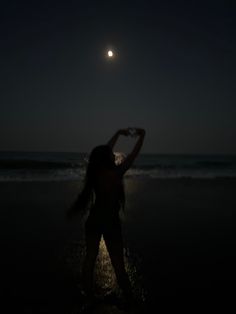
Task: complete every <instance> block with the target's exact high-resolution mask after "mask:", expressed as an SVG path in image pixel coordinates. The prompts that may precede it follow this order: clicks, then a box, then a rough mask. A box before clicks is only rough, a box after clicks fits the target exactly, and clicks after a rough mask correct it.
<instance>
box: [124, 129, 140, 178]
mask: <svg viewBox="0 0 236 314" xmlns="http://www.w3.org/2000/svg"><path fill="white" fill-rule="evenodd" d="M145 133H146V132H145V130H144V129H139V128H136V129H135V135H136V136H138V140H137V142H136V144H135V146H134V148H133V150H132V152H131V153H130V154H129V155H128V156H127V157H126V158H125V160H124V161H123V162H122V164H120V165H119V169H120V171H121V174H124V173H125V172H126V171H127V170H128V169H129V168H130V167H131V166H132V164H133V162H134V160H135V158H136V157H137V155H138V153H139V152H140V149H141V147H142V145H143V141H144V137H145Z"/></svg>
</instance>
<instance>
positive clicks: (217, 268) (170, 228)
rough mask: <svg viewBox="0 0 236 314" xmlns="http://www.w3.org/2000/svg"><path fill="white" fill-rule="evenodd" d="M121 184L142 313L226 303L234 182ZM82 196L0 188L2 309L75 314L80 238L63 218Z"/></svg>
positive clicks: (49, 189)
mask: <svg viewBox="0 0 236 314" xmlns="http://www.w3.org/2000/svg"><path fill="white" fill-rule="evenodd" d="M125 185H126V193H127V204H126V210H125V213H123V214H122V220H123V232H124V238H125V243H126V247H127V248H128V252H131V253H130V254H131V257H133V256H135V258H136V259H133V260H132V258H129V261H131V264H132V265H131V271H133V270H134V269H135V267H136V266H137V267H136V269H137V274H136V277H137V278H138V279H137V278H136V279H134V284H137V285H139V288H140V287H141V286H142V288H143V291H144V292H145V298H146V301H145V306H146V307H147V309H149V308H151V306H153V305H154V306H155V308H158V309H160V308H165V309H167V308H168V307H172V308H174V309H175V310H177V309H182V310H183V308H184V307H187V304H191V306H192V307H193V308H195V307H196V306H197V305H199V304H204V302H206V301H207V302H208V305H209V306H212V304H214V305H217V303H218V302H220V301H222V302H223V303H225V304H229V303H230V302H231V301H233V299H234V283H235V271H234V266H235V252H234V250H235V244H236V243H235V242H236V238H235V235H234V234H233V231H234V226H235V218H234V217H233V211H234V210H235V208H236V197H235V192H236V180H235V179H204V180H201V179H194V180H193V179H142V180H140V179H136V180H135V179H128V178H127V179H126V180H125ZM80 187H81V184H80V182H1V183H0V208H1V222H0V224H1V234H0V235H1V237H0V239H1V248H2V254H1V279H2V280H1V282H2V294H3V296H4V300H5V301H8V302H9V306H10V304H13V303H16V302H17V304H18V308H20V309H21V311H23V312H24V313H73V311H75V310H74V309H75V308H76V303H77V302H79V291H78V280H79V277H78V269H79V267H80V266H79V265H78V266H76V263H79V262H80V261H81V258H80V257H81V256H80V257H78V256H77V255H76V254H77V253H75V251H76V250H74V249H75V248H78V246H79V245H83V244H81V243H83V231H84V230H83V221H81V219H80V217H78V218H75V219H74V220H72V221H68V220H67V219H66V211H67V209H68V207H69V206H70V205H71V203H72V202H73V200H74V199H75V197H76V195H77V191H78V189H79V188H80ZM71 252H72V253H71ZM73 267H74V269H73ZM135 280H136V281H135ZM190 312H191V310H190Z"/></svg>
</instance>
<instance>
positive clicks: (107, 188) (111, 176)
mask: <svg viewBox="0 0 236 314" xmlns="http://www.w3.org/2000/svg"><path fill="white" fill-rule="evenodd" d="M94 192H95V203H94V206H93V208H92V209H91V211H92V212H94V213H97V214H99V215H101V216H104V217H106V218H108V219H109V218H112V217H113V218H114V217H116V216H119V210H120V207H121V194H122V192H123V185H122V176H121V175H120V174H119V172H118V171H116V169H114V170H113V169H111V170H110V169H102V170H100V171H99V172H98V173H97V175H96V180H95V186H94Z"/></svg>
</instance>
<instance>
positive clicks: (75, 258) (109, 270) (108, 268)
mask: <svg viewBox="0 0 236 314" xmlns="http://www.w3.org/2000/svg"><path fill="white" fill-rule="evenodd" d="M124 256H125V267H126V270H127V272H128V275H129V278H130V281H131V285H132V288H133V291H134V295H135V297H136V298H137V299H139V300H140V301H143V302H144V301H145V299H146V291H145V289H144V287H143V278H142V274H141V269H140V268H141V259H140V258H139V257H138V256H137V255H135V254H133V253H131V252H130V250H129V249H128V248H125V249H124ZM84 257H85V244H84V241H77V242H73V243H72V244H71V245H70V246H69V247H68V250H67V253H66V263H67V266H68V267H69V269H70V270H71V271H72V273H73V276H74V278H75V280H76V283H77V286H78V287H79V289H80V290H82V287H81V280H80V278H81V271H82V264H83V260H84ZM94 287H95V293H96V295H97V296H99V297H100V296H101V297H104V296H106V295H109V294H110V293H116V294H117V295H118V296H121V291H120V289H119V287H118V285H117V281H116V276H115V273H114V270H113V267H112V264H111V261H110V257H109V254H108V251H107V248H106V244H105V242H104V239H103V238H102V239H101V242H100V247H99V254H98V257H97V260H96V265H95V270H94Z"/></svg>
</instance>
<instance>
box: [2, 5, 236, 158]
mask: <svg viewBox="0 0 236 314" xmlns="http://www.w3.org/2000/svg"><path fill="white" fill-rule="evenodd" d="M232 3H233V1H217V0H215V1H206V0H205V1H201V0H198V1H191V0H186V1H182V0H180V1H179V0H178V1H169V0H162V1H158V0H156V1H148V0H146V1H138V0H135V1H128V0H127V1H118V0H116V1H112V0H110V1H85V0H84V1H78V0H77V1H70V0H65V1H60V0H58V1H50V0H47V1H43V0H40V1H37V0H36V1H19V0H18V1H4V3H2V4H1V7H0V43H1V44H0V45H1V49H0V55H1V58H0V68H1V70H0V81H1V93H0V106H1V115H0V150H14V151H22V150H28V151H75V152H87V151H91V149H92V148H93V147H94V146H96V145H98V144H103V143H105V142H107V141H108V140H109V138H110V137H111V136H112V135H113V133H114V132H115V131H116V130H117V129H118V128H124V127H129V126H137V127H143V128H145V129H146V132H147V133H146V140H145V143H144V147H143V150H142V152H144V153H207V154H209V153H233V154H236V141H235V138H236V104H235V100H236V95H235V87H234V85H235V84H234V83H233V82H235V81H236V78H235V57H236V43H235V38H236V36H235V35H236V34H235V30H236V27H235V22H234V20H235V17H236V14H235V12H236V11H235V7H233V4H232ZM108 49H112V50H113V51H114V54H115V56H114V58H113V59H112V60H110V59H108V58H107V56H106V53H107V50H108ZM126 141H128V140H127V139H126ZM122 143H123V144H124V145H125V144H127V143H125V142H124V140H123V142H122V141H121V145H122ZM128 143H129V144H130V140H129V142H128Z"/></svg>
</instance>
